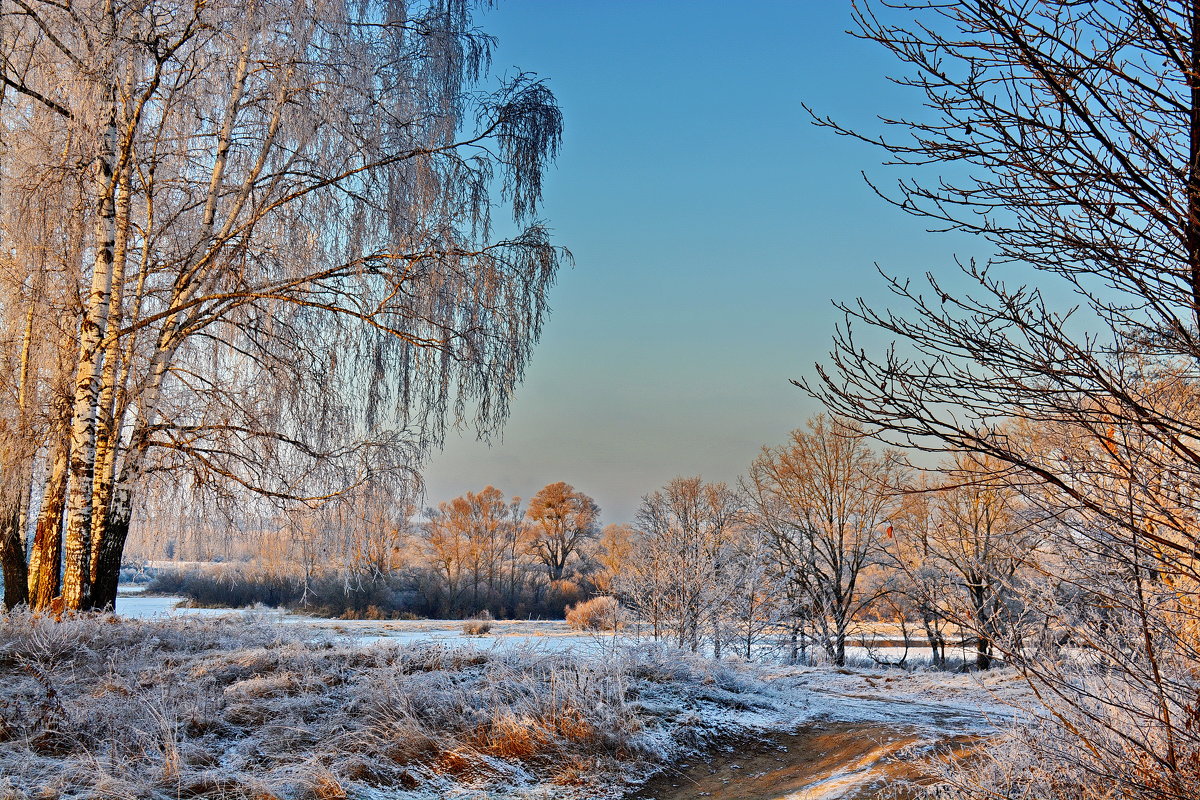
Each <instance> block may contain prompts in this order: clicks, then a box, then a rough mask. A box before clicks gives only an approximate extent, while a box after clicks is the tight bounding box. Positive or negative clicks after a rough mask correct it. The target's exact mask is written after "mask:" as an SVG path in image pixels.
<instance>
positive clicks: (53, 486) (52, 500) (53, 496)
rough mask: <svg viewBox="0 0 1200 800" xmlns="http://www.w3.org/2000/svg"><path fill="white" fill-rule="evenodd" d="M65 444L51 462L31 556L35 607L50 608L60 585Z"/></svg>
mask: <svg viewBox="0 0 1200 800" xmlns="http://www.w3.org/2000/svg"><path fill="white" fill-rule="evenodd" d="M67 462H68V459H67V451H66V445H65V444H60V445H59V446H58V447H56V448H55V452H54V457H53V459H52V460H51V464H50V479H49V481H48V482H47V483H46V496H45V497H44V498H43V499H42V509H41V512H40V513H39V514H38V521H37V528H36V529H35V531H34V534H33V550H32V552H31V553H30V555H29V605H30V607H31V608H33V609H35V610H42V609H48V608H50V607H51V604H52V602H53V601H54V598H55V597H57V596H58V593H59V591H60V588H61V579H60V572H59V570H60V567H61V562H62V521H63V508H64V506H65V505H66V492H67Z"/></svg>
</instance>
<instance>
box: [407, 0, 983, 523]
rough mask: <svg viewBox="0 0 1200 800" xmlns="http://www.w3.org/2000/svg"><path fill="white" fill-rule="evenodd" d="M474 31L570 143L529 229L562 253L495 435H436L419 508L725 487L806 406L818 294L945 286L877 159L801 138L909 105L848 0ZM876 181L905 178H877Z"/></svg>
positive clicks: (522, 20)
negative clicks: (500, 495) (698, 482)
mask: <svg viewBox="0 0 1200 800" xmlns="http://www.w3.org/2000/svg"><path fill="white" fill-rule="evenodd" d="M479 24H480V27H482V28H483V29H484V30H486V31H488V32H489V33H492V34H494V35H496V36H498V37H499V47H498V49H497V52H496V67H497V69H498V70H499V71H501V72H503V71H509V72H515V71H517V70H518V69H519V70H525V71H531V72H536V73H538V74H539V75H541V76H544V77H545V78H547V79H548V80H549V84H550V86H551V88H552V89H553V90H554V92H555V93H556V95H557V96H558V99H559V102H560V104H561V105H562V108H563V111H564V115H565V120H566V130H565V141H564V147H563V151H562V154H561V157H560V159H559V161H558V164H557V167H556V168H555V169H554V171H553V174H552V175H551V176H550V180H549V183H548V187H547V191H546V197H545V206H544V216H545V218H546V220H547V221H548V222H549V223H550V225H551V227H552V228H553V230H554V234H555V237H556V239H557V241H558V242H559V243H561V244H563V245H566V246H567V247H569V248H570V249H571V250H572V251H573V253H574V254H575V259H576V264H575V266H574V267H573V268H570V269H565V270H564V271H563V272H562V273H561V274H560V277H559V280H558V283H557V285H556V286H555V288H554V289H553V291H552V294H551V297H550V302H551V306H552V308H553V312H552V314H551V316H550V319H549V321H548V324H547V325H546V327H545V330H544V332H543V335H542V339H541V343H540V344H539V345H538V348H537V350H536V352H535V354H534V357H533V360H532V363H531V365H530V369H529V371H528V373H527V376H526V380H525V382H524V383H523V384H522V385H521V386H520V387H519V388H518V390H517V392H516V394H515V396H514V398H513V402H512V417H511V419H510V420H509V423H508V425H507V426H506V428H505V430H504V433H503V436H502V439H500V440H497V441H495V442H493V443H492V445H491V446H490V447H489V446H488V445H487V444H485V443H482V442H479V441H477V440H476V439H475V438H474V436H473V434H471V433H466V434H463V435H456V434H453V433H452V434H451V435H450V438H449V440H448V441H447V444H446V448H445V450H444V451H443V452H442V453H441V454H440V455H437V456H435V457H434V458H433V459H432V461H431V463H430V467H429V469H428V470H427V472H426V481H427V487H428V494H427V501H428V502H431V503H432V502H437V501H439V500H444V499H448V498H450V497H452V496H454V495H457V494H461V493H462V492H465V491H467V490H478V489H481V488H482V487H484V486H486V485H488V484H492V485H494V486H496V487H498V488H500V489H501V490H503V491H504V492H506V493H508V494H510V495H513V494H516V495H520V496H522V497H526V498H527V497H529V496H530V495H531V494H532V493H533V492H535V491H537V489H539V488H540V487H541V486H543V485H545V484H546V483H550V482H553V481H558V480H565V481H567V482H568V483H572V484H574V485H575V486H576V488H578V489H580V490H582V491H584V492H587V493H588V494H590V495H592V496H593V497H594V498H596V500H597V502H598V503H599V504H600V506H601V509H602V510H603V514H604V522H606V523H608V522H622V521H628V520H629V519H631V517H632V514H633V512H634V510H635V509H636V507H637V505H638V503H639V501H640V498H641V496H642V495H644V494H646V493H647V492H650V491H652V490H653V489H655V488H657V487H659V486H661V485H662V484H663V483H665V482H666V481H668V480H670V479H671V478H672V477H675V476H677V475H696V474H699V475H703V476H704V477H705V478H706V479H709V480H724V481H730V482H732V481H734V480H736V478H737V476H738V475H740V474H742V473H743V472H744V471H745V469H746V467H747V466H748V465H749V463H750V461H751V460H752V459H753V458H754V456H755V455H756V454H757V453H758V451H759V449H760V448H761V447H762V446H763V445H764V444H776V443H779V442H782V441H783V440H784V439H785V437H786V436H787V433H788V431H790V430H791V429H792V428H795V427H798V426H799V425H801V424H803V422H804V420H805V419H806V418H807V417H808V416H810V415H812V414H814V413H817V412H818V411H819V410H820V409H819V407H818V406H817V405H816V404H815V402H814V401H812V400H811V399H809V398H808V397H807V396H806V395H804V393H803V392H801V390H799V389H796V388H795V387H793V386H791V385H790V384H789V382H788V379H789V378H799V377H802V376H808V375H812V374H813V372H814V368H813V364H814V362H817V361H819V360H822V359H823V358H824V356H825V354H826V353H827V351H828V348H829V342H830V338H831V335H832V332H833V326H834V324H835V323H836V322H837V321H838V320H839V319H840V315H839V313H838V312H837V311H836V310H835V309H834V308H833V305H832V301H833V300H834V299H841V300H852V299H854V298H855V297H858V296H865V297H866V298H867V299H868V300H873V301H878V302H879V303H881V304H885V303H886V295H885V293H884V290H883V288H882V283H881V280H880V279H879V276H878V275H877V274H876V272H875V264H876V263H879V264H880V265H881V266H883V267H885V268H886V269H888V270H890V271H894V272H900V273H905V274H912V275H914V276H919V275H921V274H922V273H924V272H925V271H926V270H933V271H935V272H939V273H942V272H949V271H951V270H952V265H951V256H952V254H953V253H954V252H960V253H965V254H967V255H970V254H971V253H970V252H969V248H970V247H972V246H974V244H973V243H972V242H969V241H964V240H963V239H961V238H958V239H951V238H950V237H946V236H944V235H942V236H938V235H933V234H928V233H926V232H925V231H924V226H923V224H922V223H921V222H920V221H919V220H916V219H913V218H911V217H908V216H906V215H904V214H903V213H901V212H899V211H897V210H895V209H893V208H891V207H889V206H887V205H885V204H884V203H883V202H882V201H881V200H880V199H879V198H877V197H876V196H875V195H874V194H873V193H872V191H871V190H870V188H869V187H867V186H866V184H865V183H864V181H863V179H862V176H861V174H860V173H861V172H862V171H866V172H867V173H868V174H870V175H872V176H873V177H875V178H880V179H884V180H886V179H888V178H889V172H888V170H887V169H886V168H884V167H882V166H881V163H882V161H883V154H882V153H880V152H879V151H877V150H875V149H873V148H872V147H870V146H869V145H866V144H862V143H860V142H855V141H853V140H849V139H845V138H840V137H837V136H835V135H834V134H832V133H831V132H830V131H828V130H825V129H820V128H817V127H815V126H813V125H812V124H811V123H810V121H809V117H808V114H807V112H805V111H804V109H803V108H802V107H801V104H802V103H807V104H809V105H810V106H813V107H814V108H815V109H816V110H817V111H819V112H822V113H828V114H831V115H833V116H835V117H838V118H839V120H842V121H846V122H849V123H852V124H856V125H858V126H859V127H867V128H871V127H876V126H875V125H874V118H875V115H876V114H882V115H887V114H892V115H900V114H903V113H906V112H908V113H914V112H916V113H919V109H918V108H917V104H918V103H919V97H916V96H914V95H913V94H912V93H911V92H909V91H906V90H903V89H901V88H899V87H896V86H895V85H893V84H891V83H889V82H888V81H887V79H886V76H887V75H888V74H889V73H894V72H895V71H896V65H895V64H894V63H892V62H891V61H890V60H889V58H888V57H887V55H886V54H884V53H883V52H882V51H880V50H879V49H878V48H877V47H876V46H872V45H871V44H870V43H865V42H861V41H858V40H856V39H853V38H851V37H850V36H848V35H846V34H845V33H844V31H845V30H846V29H847V28H848V27H849V26H850V3H849V0H792V2H774V1H768V0H755V1H754V2H747V3H729V2H725V1H717V0H689V1H686V2H685V0H642V1H640V2H635V1H634V0H628V1H624V0H603V2H600V1H598V0H502V2H500V3H499V4H498V5H497V6H496V7H495V8H494V9H493V10H490V11H488V12H487V13H484V14H481V15H480V17H479ZM891 177H898V175H896V176H891Z"/></svg>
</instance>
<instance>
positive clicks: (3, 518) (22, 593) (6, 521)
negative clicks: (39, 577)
mask: <svg viewBox="0 0 1200 800" xmlns="http://www.w3.org/2000/svg"><path fill="white" fill-rule="evenodd" d="M0 567H2V568H3V571H4V607H5V608H7V609H10V610H11V609H13V608H16V607H17V606H19V605H22V604H24V603H28V602H29V567H28V565H27V564H26V562H25V532H24V531H23V530H21V501H20V500H19V499H16V498H14V499H13V501H12V502H11V503H9V504H7V505H6V506H5V507H4V509H3V511H2V513H0Z"/></svg>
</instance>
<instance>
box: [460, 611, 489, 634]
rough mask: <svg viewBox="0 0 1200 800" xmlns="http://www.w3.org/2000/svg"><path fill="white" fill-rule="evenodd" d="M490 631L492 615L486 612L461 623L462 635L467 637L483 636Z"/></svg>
mask: <svg viewBox="0 0 1200 800" xmlns="http://www.w3.org/2000/svg"><path fill="white" fill-rule="evenodd" d="M491 629H492V615H491V614H489V613H488V612H486V611H482V612H480V613H479V614H476V615H475V616H474V617H471V619H469V620H467V621H466V622H464V623H463V633H465V634H466V635H467V636H483V635H484V634H485V633H487V632H488V631H490V630H491Z"/></svg>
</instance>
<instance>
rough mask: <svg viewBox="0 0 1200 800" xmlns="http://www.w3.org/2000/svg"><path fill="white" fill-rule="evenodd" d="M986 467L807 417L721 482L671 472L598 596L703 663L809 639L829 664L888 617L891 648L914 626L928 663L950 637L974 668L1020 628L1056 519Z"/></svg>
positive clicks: (793, 649) (798, 651)
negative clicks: (916, 461) (883, 444)
mask: <svg viewBox="0 0 1200 800" xmlns="http://www.w3.org/2000/svg"><path fill="white" fill-rule="evenodd" d="M997 466H998V465H997V464H995V463H990V462H986V461H983V460H980V459H978V458H976V457H973V456H970V455H967V454H960V455H959V456H957V457H956V458H954V459H952V460H950V461H948V462H947V463H946V464H944V465H943V466H942V467H941V468H940V469H936V470H934V469H927V470H913V469H911V468H906V467H905V466H904V465H903V464H902V463H901V461H900V458H899V453H897V452H885V453H882V454H880V453H879V452H877V450H876V449H875V448H874V447H872V444H871V441H870V440H869V438H868V437H867V436H866V435H865V433H864V431H863V430H862V429H861V428H860V427H858V426H856V425H853V424H848V423H845V422H843V421H838V420H831V419H829V418H826V417H824V416H822V417H817V418H815V419H813V420H811V421H810V422H809V424H808V426H807V427H806V428H804V429H798V430H796V431H794V432H793V433H792V434H791V437H790V439H789V441H788V442H787V443H785V444H783V445H779V446H776V447H768V448H764V449H763V452H762V453H761V454H760V456H759V457H758V458H757V459H755V461H754V463H753V464H752V465H751V467H750V470H749V472H748V474H747V476H746V477H745V478H744V479H742V480H741V481H740V485H739V486H738V487H737V488H736V489H732V488H730V487H729V486H728V485H726V484H723V483H716V484H713V483H705V482H704V481H703V480H702V479H700V478H677V479H675V480H673V481H671V482H669V483H668V484H667V485H666V486H665V487H664V488H663V489H661V490H659V491H656V492H654V493H652V494H650V495H647V496H646V497H645V498H644V500H643V504H642V508H641V510H640V512H639V515H638V520H637V525H636V527H635V528H631V529H625V535H626V536H627V537H628V544H627V546H626V547H625V549H624V550H623V554H624V555H623V557H622V558H621V559H619V560H618V561H617V563H616V564H615V565H614V566H613V573H614V579H613V581H612V584H611V585H612V589H613V592H614V593H615V594H616V595H617V596H619V597H620V598H621V599H622V600H623V601H624V602H625V603H626V604H627V605H628V606H629V607H630V608H632V609H633V610H634V611H635V612H636V613H637V614H638V616H639V617H641V618H642V619H643V620H644V621H645V622H646V623H647V624H648V626H649V629H650V632H651V635H652V636H653V637H654V638H656V639H667V640H670V641H672V642H673V643H674V644H676V645H678V646H680V647H689V648H691V649H693V650H697V649H700V648H701V647H707V648H708V649H710V650H711V652H712V653H713V654H714V655H717V656H720V655H722V653H723V652H725V651H726V649H727V648H730V647H734V648H735V649H736V652H737V653H739V654H741V655H742V656H743V657H745V658H754V657H756V656H757V655H758V654H760V653H762V652H773V653H777V652H779V651H780V650H783V652H784V654H785V655H786V656H787V657H788V658H789V659H791V660H798V659H801V658H807V657H811V656H812V652H811V649H812V648H816V649H818V650H819V651H821V652H822V654H823V657H825V658H828V659H829V660H831V661H832V662H833V663H836V664H844V663H845V662H846V658H847V646H848V644H853V643H854V642H855V641H856V639H857V637H858V636H860V635H861V636H862V639H861V641H863V642H864V644H866V645H868V647H870V645H871V642H872V640H871V639H870V638H868V637H869V636H870V635H871V634H873V633H874V632H876V630H877V629H878V627H879V626H878V624H877V623H880V622H887V623H891V629H892V630H891V637H890V638H892V639H895V638H900V639H902V640H903V641H904V642H907V641H908V639H909V638H910V626H911V627H914V628H918V629H920V630H922V631H923V633H924V637H925V644H926V645H927V646H928V648H929V649H930V651H931V656H932V662H933V664H934V665H935V666H945V665H947V663H948V661H947V652H946V651H947V647H948V645H949V644H950V643H952V642H953V643H957V644H966V645H969V646H970V647H971V648H972V649H973V651H974V660H975V664H976V666H977V667H979V668H984V669H986V668H988V667H990V666H991V664H992V660H993V657H994V652H995V647H996V642H997V641H998V640H1004V641H1005V642H1008V641H1011V640H1012V639H1013V637H1016V636H1023V635H1025V634H1026V633H1028V632H1029V631H1030V630H1032V629H1033V627H1034V626H1035V620H1034V617H1033V615H1031V614H1027V613H1025V609H1024V608H1023V607H1022V605H1021V603H1020V600H1019V597H1020V592H1021V590H1022V589H1023V588H1024V587H1025V585H1026V584H1027V583H1029V582H1030V581H1033V580H1034V577H1035V572H1036V570H1038V569H1039V568H1040V569H1042V570H1043V571H1044V572H1045V573H1049V572H1050V569H1049V567H1048V564H1049V563H1051V560H1052V558H1053V554H1052V552H1051V551H1050V550H1049V549H1047V548H1045V547H1043V543H1044V541H1045V537H1046V536H1047V535H1048V531H1049V529H1050V528H1051V526H1053V525H1054V524H1056V522H1055V521H1054V520H1053V519H1052V518H1049V517H1047V516H1046V515H1045V514H1043V513H1042V512H1041V511H1040V510H1038V508H1037V507H1036V506H1035V505H1034V504H1033V503H1031V501H1030V498H1028V497H1027V496H1026V493H1025V492H1024V491H1023V490H1022V488H1021V487H1019V486H1014V485H1013V484H1012V483H1011V482H1009V481H1008V480H1007V477H1006V475H1005V474H1004V473H1003V471H998V470H997V469H996V467H997ZM1038 624H1041V625H1042V626H1043V627H1044V626H1045V625H1046V624H1048V621H1047V619H1046V618H1045V617H1044V616H1043V617H1041V618H1039V619H1038ZM881 660H882V659H881Z"/></svg>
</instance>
